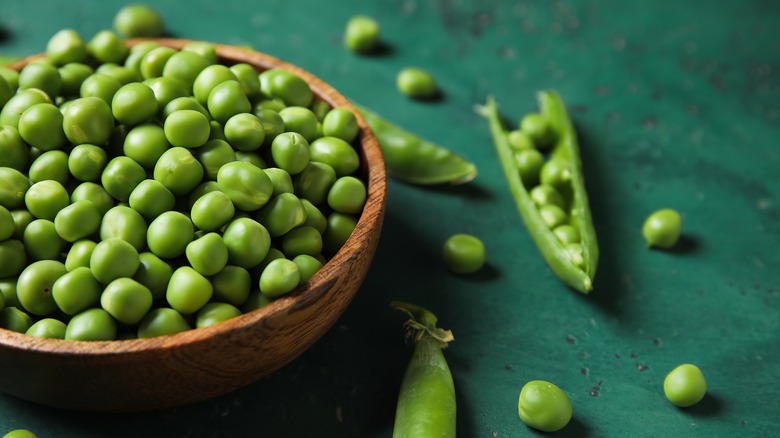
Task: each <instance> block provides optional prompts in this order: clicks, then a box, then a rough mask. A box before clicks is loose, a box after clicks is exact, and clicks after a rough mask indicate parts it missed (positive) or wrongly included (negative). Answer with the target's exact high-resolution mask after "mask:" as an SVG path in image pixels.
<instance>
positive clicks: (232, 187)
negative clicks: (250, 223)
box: [217, 161, 274, 211]
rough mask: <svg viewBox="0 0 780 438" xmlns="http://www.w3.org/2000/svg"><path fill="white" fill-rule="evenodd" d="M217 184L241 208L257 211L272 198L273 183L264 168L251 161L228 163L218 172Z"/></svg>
mask: <svg viewBox="0 0 780 438" xmlns="http://www.w3.org/2000/svg"><path fill="white" fill-rule="evenodd" d="M217 184H218V185H219V189H220V190H221V191H222V192H224V193H225V194H226V195H227V196H228V197H229V198H230V200H231V201H233V204H235V206H236V207H238V208H240V209H241V210H245V211H255V210H258V209H259V208H260V207H262V206H264V205H265V204H266V203H267V202H268V201H269V200H270V198H271V194H272V193H273V189H274V187H273V184H272V183H271V179H270V178H269V177H268V175H266V173H265V172H263V170H262V169H260V168H258V167H255V166H253V165H252V164H249V163H244V162H241V161H234V162H232V163H227V164H225V165H224V166H222V168H220V169H219V172H218V173H217Z"/></svg>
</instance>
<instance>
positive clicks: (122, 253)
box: [89, 238, 141, 284]
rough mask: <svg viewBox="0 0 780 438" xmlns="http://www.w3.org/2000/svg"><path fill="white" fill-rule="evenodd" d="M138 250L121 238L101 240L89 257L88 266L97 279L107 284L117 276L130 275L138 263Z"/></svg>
mask: <svg viewBox="0 0 780 438" xmlns="http://www.w3.org/2000/svg"><path fill="white" fill-rule="evenodd" d="M140 263H141V262H140V259H139V258H138V250H136V249H135V247H134V246H133V245H131V244H129V243H127V242H126V241H124V240H122V239H115V238H111V239H105V240H101V241H100V242H99V243H98V244H97V245H96V246H95V248H94V249H93V250H92V254H91V255H90V257H89V268H90V269H91V270H92V275H94V276H95V279H97V281H99V282H101V283H103V284H108V283H111V282H112V281H114V280H116V279H117V278H125V277H132V276H133V274H135V271H136V270H138V266H139V265H140Z"/></svg>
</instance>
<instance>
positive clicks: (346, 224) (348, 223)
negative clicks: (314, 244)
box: [322, 212, 357, 256]
mask: <svg viewBox="0 0 780 438" xmlns="http://www.w3.org/2000/svg"><path fill="white" fill-rule="evenodd" d="M356 226H357V218H356V217H355V216H353V215H351V214H345V213H339V212H333V213H331V214H329V215H328V226H327V228H326V229H325V232H324V233H323V234H322V249H323V252H324V253H325V254H327V255H330V256H332V255H334V254H336V253H337V252H338V250H339V249H341V247H342V246H344V243H346V242H347V239H349V236H351V235H352V232H353V231H354V230H355V227H356Z"/></svg>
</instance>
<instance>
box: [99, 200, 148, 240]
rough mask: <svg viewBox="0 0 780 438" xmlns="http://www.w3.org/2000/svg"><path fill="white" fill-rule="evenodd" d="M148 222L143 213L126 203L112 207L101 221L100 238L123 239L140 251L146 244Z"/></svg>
mask: <svg viewBox="0 0 780 438" xmlns="http://www.w3.org/2000/svg"><path fill="white" fill-rule="evenodd" d="M146 228H147V227H146V222H145V221H144V218H143V217H142V216H141V214H140V213H139V212H137V211H135V210H133V209H132V208H130V207H127V206H125V205H117V206H116V207H112V208H110V209H109V210H108V211H106V213H105V214H104V215H103V220H102V221H101V223H100V238H101V239H103V240H106V239H121V240H124V241H125V242H127V243H129V244H130V245H132V246H133V248H135V249H136V250H138V251H140V250H141V249H142V248H143V247H145V246H146V233H147V230H146Z"/></svg>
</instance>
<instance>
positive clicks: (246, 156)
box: [236, 151, 268, 169]
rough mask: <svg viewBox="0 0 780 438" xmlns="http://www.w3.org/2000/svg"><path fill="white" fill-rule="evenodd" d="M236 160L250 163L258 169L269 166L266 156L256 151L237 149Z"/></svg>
mask: <svg viewBox="0 0 780 438" xmlns="http://www.w3.org/2000/svg"><path fill="white" fill-rule="evenodd" d="M236 161H241V162H244V163H249V164H251V165H253V166H255V167H257V168H258V169H265V168H266V167H268V163H267V162H266V161H265V158H263V157H262V156H261V155H260V154H259V153H258V152H256V151H236Z"/></svg>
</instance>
